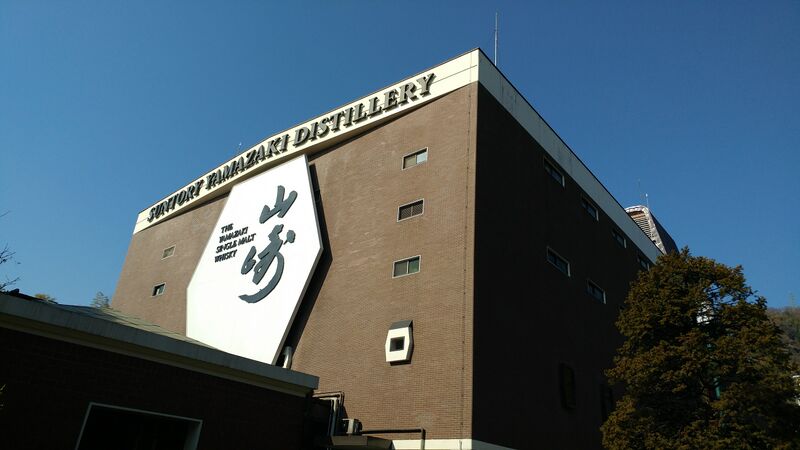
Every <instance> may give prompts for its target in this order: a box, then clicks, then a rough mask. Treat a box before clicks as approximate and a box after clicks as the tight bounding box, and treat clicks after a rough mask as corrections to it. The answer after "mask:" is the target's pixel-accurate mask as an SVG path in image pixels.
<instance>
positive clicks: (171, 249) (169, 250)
mask: <svg viewBox="0 0 800 450" xmlns="http://www.w3.org/2000/svg"><path fill="white" fill-rule="evenodd" d="M174 254H175V246H174V245H173V246H172V247H168V248H165V249H164V252H162V253H161V259H164V258H169V257H170V256H172V255H174Z"/></svg>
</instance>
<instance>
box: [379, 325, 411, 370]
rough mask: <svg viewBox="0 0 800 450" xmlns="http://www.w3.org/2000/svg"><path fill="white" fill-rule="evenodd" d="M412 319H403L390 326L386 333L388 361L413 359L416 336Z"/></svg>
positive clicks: (397, 361)
mask: <svg viewBox="0 0 800 450" xmlns="http://www.w3.org/2000/svg"><path fill="white" fill-rule="evenodd" d="M412 324H413V322H412V321H411V320H401V321H399V322H395V323H393V324H392V326H390V327H389V332H388V333H387V334H386V344H385V350H386V362H389V363H400V362H408V361H411V353H412V351H413V349H414V337H413V332H412Z"/></svg>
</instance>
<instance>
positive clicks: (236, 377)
mask: <svg viewBox="0 0 800 450" xmlns="http://www.w3.org/2000/svg"><path fill="white" fill-rule="evenodd" d="M0 360H2V361H3V364H2V368H0V386H1V387H2V395H0V405H2V406H0V427H1V428H0V429H2V441H3V448H8V449H56V448H74V449H77V450H100V449H110V448H113V449H118V450H139V449H155V450H171V449H195V448H197V449H220V448H230V449H236V448H241V449H245V448H262V449H275V450H286V449H299V448H309V447H308V445H310V444H311V443H312V442H313V437H314V433H315V428H314V423H313V421H310V420H309V415H310V412H311V411H312V409H313V407H314V401H313V398H312V392H313V390H314V389H315V388H316V387H317V378H316V377H314V376H311V375H306V374H302V373H298V372H294V371H290V370H286V369H283V368H279V367H275V366H271V365H268V364H264V363H259V362H256V361H253V360H250V359H246V358H242V357H239V356H236V355H231V354H228V353H225V352H222V351H219V350H216V349H213V348H211V347H208V346H206V345H203V344H202V343H199V342H195V341H193V340H191V339H188V338H186V337H183V336H180V335H178V334H176V333H172V332H169V331H167V330H164V329H161V328H160V327H158V326H155V325H152V324H148V323H146V322H143V321H141V320H138V319H136V318H133V317H130V316H127V315H125V314H122V313H120V312H118V311H115V310H112V309H106V308H103V309H97V308H90V307H79V306H63V305H56V304H53V303H48V302H45V301H42V300H39V299H35V298H32V297H27V296H25V295H20V294H16V295H9V294H3V293H0ZM323 430H324V428H323Z"/></svg>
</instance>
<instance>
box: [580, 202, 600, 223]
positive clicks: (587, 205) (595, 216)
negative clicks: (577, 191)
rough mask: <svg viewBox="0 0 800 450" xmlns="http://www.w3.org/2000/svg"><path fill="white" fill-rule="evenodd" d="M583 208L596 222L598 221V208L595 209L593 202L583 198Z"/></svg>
mask: <svg viewBox="0 0 800 450" xmlns="http://www.w3.org/2000/svg"><path fill="white" fill-rule="evenodd" d="M581 207H582V208H583V209H584V210H586V212H587V213H588V214H589V215H590V216H592V218H593V219H594V220H598V218H599V216H598V214H597V208H595V206H594V205H593V204H592V202H590V201H589V200H586V199H585V198H583V197H581Z"/></svg>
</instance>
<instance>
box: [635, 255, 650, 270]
mask: <svg viewBox="0 0 800 450" xmlns="http://www.w3.org/2000/svg"><path fill="white" fill-rule="evenodd" d="M636 257H637V258H638V259H639V267H641V268H642V269H644V270H650V261H648V260H647V258H645V257H644V256H642V255H641V254H639V255H636Z"/></svg>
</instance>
